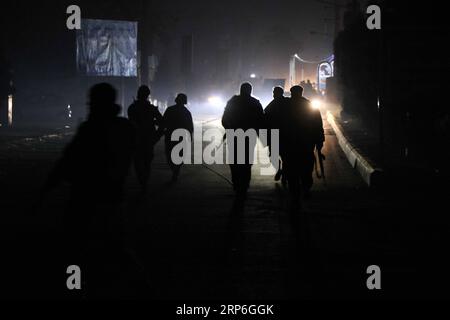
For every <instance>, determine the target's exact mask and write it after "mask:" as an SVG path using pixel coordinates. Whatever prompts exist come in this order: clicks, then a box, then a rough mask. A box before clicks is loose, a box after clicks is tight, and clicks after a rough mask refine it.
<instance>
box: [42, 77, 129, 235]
mask: <svg viewBox="0 0 450 320" xmlns="http://www.w3.org/2000/svg"><path fill="white" fill-rule="evenodd" d="M115 101H116V90H115V89H114V88H113V87H112V86H111V85H110V84H107V83H100V84H97V85H95V86H93V87H92V88H91V90H90V93H89V106H90V109H89V116H88V119H87V121H85V122H83V123H82V124H81V125H80V127H79V128H78V131H77V133H76V134H75V137H74V138H73V140H72V141H71V142H70V143H69V145H68V146H67V147H66V149H65V150H64V153H63V156H62V158H61V159H60V160H59V162H58V163H57V165H56V167H55V169H54V170H53V171H52V173H51V174H50V176H49V179H48V181H47V184H46V188H45V190H50V189H51V188H53V187H55V186H57V185H58V184H59V183H61V182H63V181H65V182H68V183H69V185H70V187H71V197H70V208H71V209H72V210H71V211H72V212H71V215H70V216H67V217H66V220H67V221H66V223H65V225H66V226H73V227H75V226H78V227H79V228H82V229H84V227H86V226H87V225H88V224H89V222H90V221H91V220H92V219H93V218H99V217H95V215H96V214H100V215H103V214H105V215H108V214H111V212H106V211H102V210H100V211H96V212H94V213H93V212H90V211H89V210H87V209H93V210H95V209H98V208H105V207H110V208H111V207H117V205H119V204H120V202H121V200H122V198H123V188H124V183H125V178H126V176H127V174H128V171H129V168H130V165H131V161H132V157H133V152H134V142H135V131H134V129H133V126H132V125H131V123H130V122H129V121H128V120H127V119H124V118H120V117H118V115H119V113H120V106H118V105H117V104H116V103H115ZM102 218H107V217H102ZM78 227H77V228H78Z"/></svg>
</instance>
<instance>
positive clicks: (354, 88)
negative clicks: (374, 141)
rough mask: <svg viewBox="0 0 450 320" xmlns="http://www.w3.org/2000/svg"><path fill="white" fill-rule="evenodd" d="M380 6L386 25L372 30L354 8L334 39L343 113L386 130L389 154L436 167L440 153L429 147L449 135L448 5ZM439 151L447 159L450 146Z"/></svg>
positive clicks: (406, 161) (406, 162) (391, 157)
mask: <svg viewBox="0 0 450 320" xmlns="http://www.w3.org/2000/svg"><path fill="white" fill-rule="evenodd" d="M379 5H380V7H381V10H382V29H381V30H375V31H370V30H368V29H367V28H366V20H365V19H366V16H365V15H364V13H363V12H362V10H357V9H356V8H349V10H348V11H347V13H346V21H345V29H344V30H343V31H342V32H341V33H340V34H339V36H338V38H337V39H336V41H335V55H336V62H335V65H336V77H337V81H338V85H339V88H340V99H341V102H342V106H343V114H344V115H347V116H353V117H358V118H360V119H362V120H363V121H364V123H365V125H366V126H367V128H369V129H370V130H371V131H373V132H374V133H376V134H380V132H381V133H382V137H383V139H384V140H383V142H384V147H385V152H386V159H387V160H388V161H389V160H391V161H392V162H394V161H397V162H398V161H400V164H401V165H417V166H419V167H427V168H434V167H436V166H438V165H439V163H440V162H442V159H437V158H436V153H434V154H433V151H432V150H433V148H434V149H436V148H439V146H442V145H443V144H444V145H445V144H446V142H445V141H444V140H443V139H444V138H445V137H448V120H447V122H445V121H446V120H445V119H448V107H447V102H446V100H447V94H448V90H447V88H448V85H449V80H448V79H449V77H448V76H447V75H446V73H448V71H450V61H449V59H448V58H447V57H446V56H447V52H446V48H445V43H446V42H447V39H448V34H449V31H450V26H449V25H447V24H446V19H445V10H444V8H443V7H440V6H439V5H433V6H431V5H430V6H427V7H425V6H422V5H421V6H416V5H413V4H412V3H411V2H409V3H408V2H404V1H398V2H397V1H396V2H395V3H389V2H388V1H379ZM378 97H379V99H380V103H381V113H380V111H379V109H378V106H377V99H378ZM380 115H381V118H380ZM445 123H447V124H445ZM380 124H381V128H382V130H380ZM440 149H442V148H440ZM445 149H446V148H445ZM440 154H442V158H445V157H447V159H448V151H447V150H442V152H440Z"/></svg>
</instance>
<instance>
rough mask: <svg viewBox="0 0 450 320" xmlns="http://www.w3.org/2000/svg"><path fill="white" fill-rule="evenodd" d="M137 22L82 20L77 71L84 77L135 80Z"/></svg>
mask: <svg viewBox="0 0 450 320" xmlns="http://www.w3.org/2000/svg"><path fill="white" fill-rule="evenodd" d="M137 32H138V27H137V22H133V21H115V20H95V19H82V20H81V30H77V68H78V72H79V73H81V74H84V75H88V76H112V77H137Z"/></svg>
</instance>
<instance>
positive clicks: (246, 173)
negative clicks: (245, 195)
mask: <svg viewBox="0 0 450 320" xmlns="http://www.w3.org/2000/svg"><path fill="white" fill-rule="evenodd" d="M251 179H252V165H251V164H245V165H243V166H242V188H243V189H244V190H245V191H247V190H248V188H249V187H250V181H251Z"/></svg>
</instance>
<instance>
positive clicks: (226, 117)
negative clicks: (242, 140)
mask: <svg viewBox="0 0 450 320" xmlns="http://www.w3.org/2000/svg"><path fill="white" fill-rule="evenodd" d="M230 109H231V103H230V102H228V103H227V106H226V107H225V110H224V112H223V116H222V126H223V127H224V128H225V129H231V128H232V121H231V111H230Z"/></svg>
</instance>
